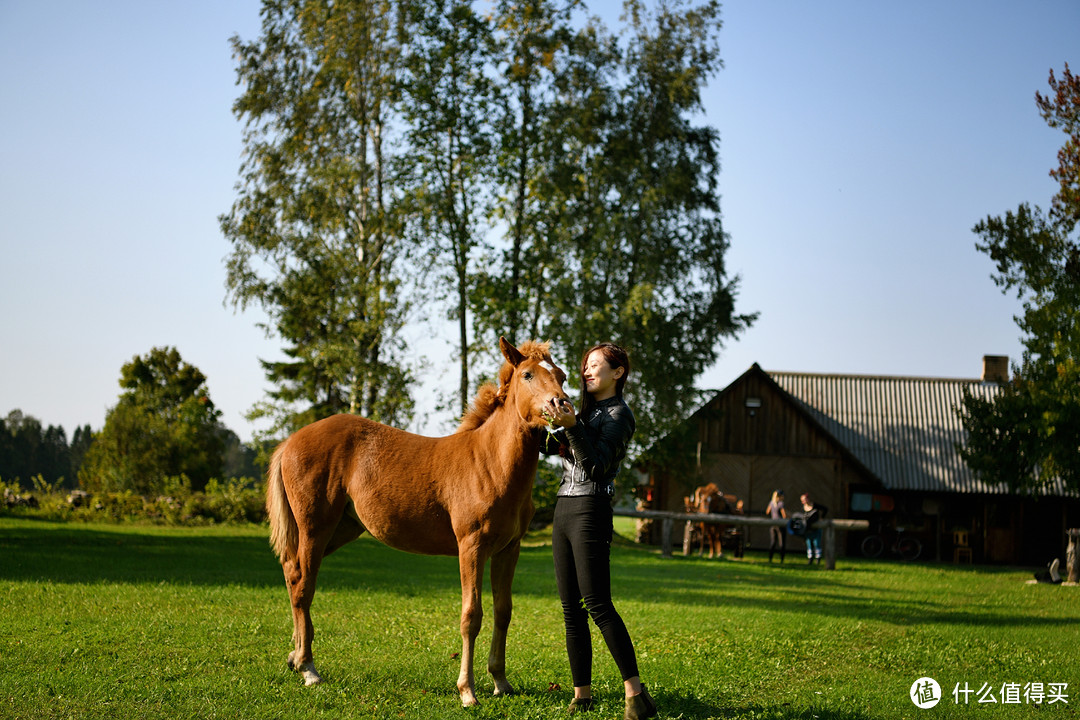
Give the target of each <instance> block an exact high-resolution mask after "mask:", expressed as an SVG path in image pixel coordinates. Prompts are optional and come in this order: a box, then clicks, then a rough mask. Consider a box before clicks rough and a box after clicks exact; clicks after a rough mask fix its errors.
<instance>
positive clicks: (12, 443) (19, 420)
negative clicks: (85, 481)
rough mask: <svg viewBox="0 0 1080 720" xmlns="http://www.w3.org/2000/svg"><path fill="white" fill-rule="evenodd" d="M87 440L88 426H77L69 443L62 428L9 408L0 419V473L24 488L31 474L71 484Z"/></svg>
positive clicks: (80, 462) (51, 480)
mask: <svg viewBox="0 0 1080 720" xmlns="http://www.w3.org/2000/svg"><path fill="white" fill-rule="evenodd" d="M90 439H91V433H90V426H89V425H87V426H85V427H80V428H76V429H75V435H74V437H73V438H72V441H71V444H70V445H69V444H68V441H67V434H66V433H65V432H64V428H62V427H59V426H55V425H49V426H48V427H45V426H43V425H42V424H41V421H40V420H38V419H37V418H35V417H33V416H30V415H25V414H24V413H23V412H22V411H21V410H12V411H11V412H10V413H8V416H7V418H0V475H2V476H3V477H6V478H8V479H9V480H11V481H14V482H15V483H16V484H18V483H19V482H20V481H21V482H22V483H24V484H25V485H26V486H27V487H30V483H31V478H33V477H34V476H41V477H43V478H45V479H47V480H48V481H50V482H56V483H61V484H68V485H73V484H74V483H75V480H76V477H77V474H78V472H79V467H80V466H81V465H82V456H83V453H85V451H86V447H87V446H88V445H89V443H90Z"/></svg>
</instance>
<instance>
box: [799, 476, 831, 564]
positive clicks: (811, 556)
mask: <svg viewBox="0 0 1080 720" xmlns="http://www.w3.org/2000/svg"><path fill="white" fill-rule="evenodd" d="M799 500H800V501H801V502H802V506H803V514H804V516H805V518H806V563H807V564H808V565H813V564H814V561H815V560H817V562H818V565H820V564H821V530H820V529H816V528H814V527H813V525H814V523H816V522H817V521H818V520H824V519H825V516H826V515H828V514H829V508H827V507H825V506H824V505H822V504H821V503H816V502H814V501H813V500H812V499H811V498H810V494H809V493H803V494H802V496H800V497H799Z"/></svg>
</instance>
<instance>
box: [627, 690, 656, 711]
mask: <svg viewBox="0 0 1080 720" xmlns="http://www.w3.org/2000/svg"><path fill="white" fill-rule="evenodd" d="M651 717H656V703H654V702H653V699H652V696H651V695H649V691H648V690H646V689H645V686H644V685H642V686H641V692H640V693H639V694H637V695H633V696H631V697H628V698H626V714H625V715H624V716H623V718H624V720H645V718H651Z"/></svg>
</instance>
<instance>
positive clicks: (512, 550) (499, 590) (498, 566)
mask: <svg viewBox="0 0 1080 720" xmlns="http://www.w3.org/2000/svg"><path fill="white" fill-rule="evenodd" d="M520 554H521V543H520V542H515V543H513V544H511V545H509V546H507V547H505V548H503V549H502V550H500V551H499V552H498V553H496V554H495V555H492V557H491V596H492V604H493V605H494V606H495V629H494V630H493V632H492V635H491V653H490V654H489V655H488V672H489V673H491V677H492V678H494V680H495V694H496V695H513V694H514V688H513V687H512V686H511V685H510V683H509V682H508V681H507V679H506V633H507V629H508V628H509V627H510V615H511V614H512V612H513V599H512V597H511V594H510V593H511V586H512V585H513V583H514V569H515V568H516V567H517V562H518V556H519V555H520Z"/></svg>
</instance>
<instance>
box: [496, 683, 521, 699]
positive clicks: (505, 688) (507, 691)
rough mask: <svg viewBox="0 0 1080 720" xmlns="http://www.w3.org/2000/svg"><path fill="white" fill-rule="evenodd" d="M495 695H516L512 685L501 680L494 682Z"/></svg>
mask: <svg viewBox="0 0 1080 720" xmlns="http://www.w3.org/2000/svg"><path fill="white" fill-rule="evenodd" d="M493 694H494V695H495V697H509V696H510V695H517V691H515V690H514V686H513V685H511V684H510V683H508V682H506V681H505V680H503V681H502V682H498V681H496V682H495V692H494V693H493Z"/></svg>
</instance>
